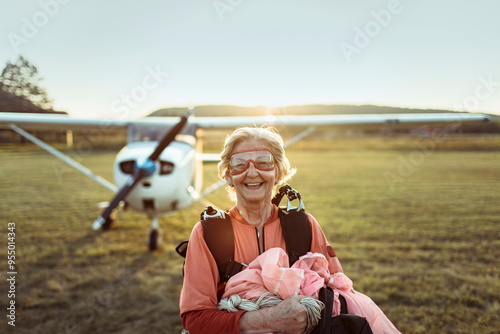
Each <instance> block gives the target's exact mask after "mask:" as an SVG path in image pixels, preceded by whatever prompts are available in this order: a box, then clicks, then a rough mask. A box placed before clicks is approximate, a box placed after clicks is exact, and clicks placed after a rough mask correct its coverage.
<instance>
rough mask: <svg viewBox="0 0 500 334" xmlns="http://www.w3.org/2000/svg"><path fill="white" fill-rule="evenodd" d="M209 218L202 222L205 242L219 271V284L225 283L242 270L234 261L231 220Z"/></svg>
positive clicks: (239, 264) (240, 265)
mask: <svg viewBox="0 0 500 334" xmlns="http://www.w3.org/2000/svg"><path fill="white" fill-rule="evenodd" d="M226 217H227V218H219V217H217V218H210V219H206V220H203V221H202V222H201V224H202V225H203V233H204V238H205V242H206V244H207V246H208V248H209V249H210V252H211V253H212V256H213V257H214V259H215V262H216V263H217V268H218V269H219V283H226V282H227V281H228V280H229V278H231V276H233V275H235V274H236V273H239V272H240V271H241V269H242V268H243V265H242V264H241V263H238V262H235V261H234V234H233V227H232V225H231V218H229V216H226Z"/></svg>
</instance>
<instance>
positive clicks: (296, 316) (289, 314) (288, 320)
mask: <svg viewBox="0 0 500 334" xmlns="http://www.w3.org/2000/svg"><path fill="white" fill-rule="evenodd" d="M302 298H305V296H292V297H290V298H288V299H285V300H284V301H282V302H281V303H279V304H278V305H276V306H274V307H273V308H272V317H273V319H272V321H273V322H274V325H276V328H280V331H281V332H283V333H286V334H302V333H304V331H305V329H306V326H307V314H306V310H305V309H304V307H302V305H301V304H300V300H301V299H302Z"/></svg>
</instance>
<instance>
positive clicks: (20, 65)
mask: <svg viewBox="0 0 500 334" xmlns="http://www.w3.org/2000/svg"><path fill="white" fill-rule="evenodd" d="M41 80H42V78H41V77H40V75H39V74H38V70H37V68H36V67H35V66H34V65H32V64H31V63H30V62H29V61H28V60H27V59H26V58H24V57H22V56H19V58H17V60H16V62H15V63H11V62H10V61H8V62H7V65H6V66H5V68H4V69H3V71H2V74H1V75H0V111H12V112H51V111H53V108H52V100H50V99H49V98H48V95H47V92H46V91H45V89H43V88H41V87H40V86H39V84H40V81H41Z"/></svg>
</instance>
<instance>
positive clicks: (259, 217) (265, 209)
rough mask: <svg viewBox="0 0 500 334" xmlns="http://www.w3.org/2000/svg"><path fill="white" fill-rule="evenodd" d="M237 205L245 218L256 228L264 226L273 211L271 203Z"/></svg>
mask: <svg viewBox="0 0 500 334" xmlns="http://www.w3.org/2000/svg"><path fill="white" fill-rule="evenodd" d="M236 207H237V208H238V212H239V213H240V215H241V216H242V217H243V218H245V220H246V221H247V222H248V223H249V224H250V225H252V226H254V227H256V228H260V227H262V226H264V224H265V223H266V221H267V220H268V219H269V217H270V216H271V215H272V213H273V205H272V204H271V203H262V202H260V203H252V204H247V205H239V204H237V205H236Z"/></svg>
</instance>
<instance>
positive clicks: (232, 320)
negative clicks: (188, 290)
mask: <svg viewBox="0 0 500 334" xmlns="http://www.w3.org/2000/svg"><path fill="white" fill-rule="evenodd" d="M245 312H246V311H238V312H235V313H229V312H226V311H219V310H217V309H215V310H201V311H190V312H187V313H184V314H182V325H183V326H184V329H186V330H188V331H189V334H221V333H224V334H226V333H227V334H239V333H240V329H239V322H240V318H241V316H242V315H243V314H244V313H245Z"/></svg>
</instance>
